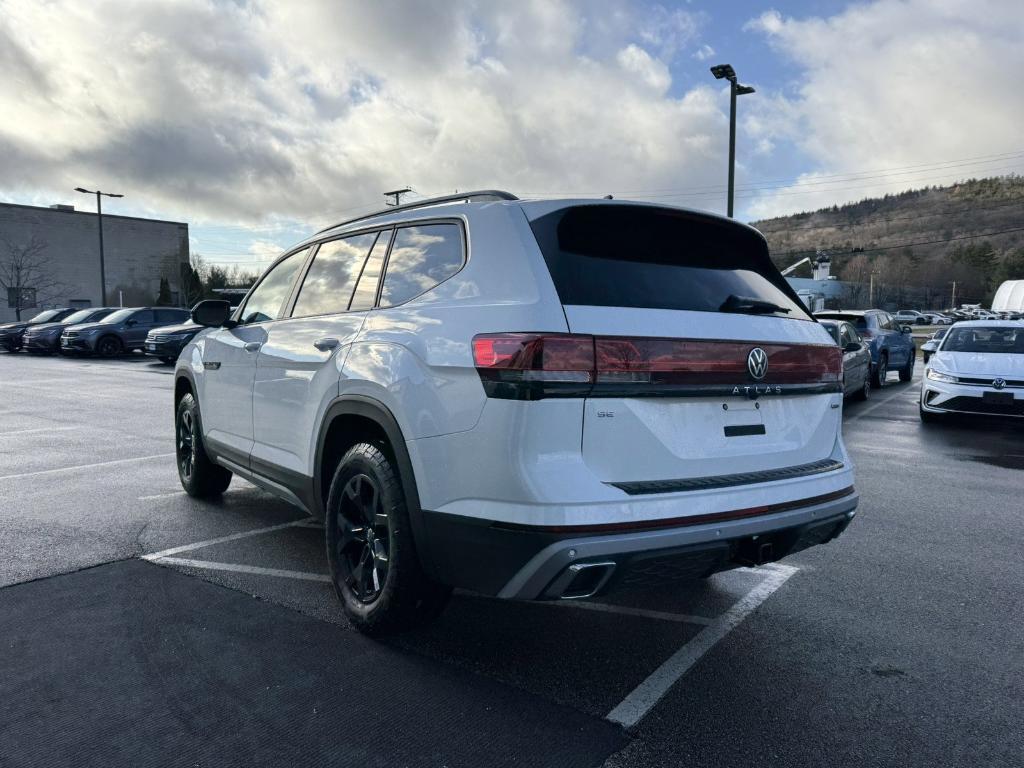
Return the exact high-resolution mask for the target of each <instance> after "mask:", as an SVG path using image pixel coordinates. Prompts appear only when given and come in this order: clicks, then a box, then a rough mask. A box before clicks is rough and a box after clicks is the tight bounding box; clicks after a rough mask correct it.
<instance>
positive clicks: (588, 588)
mask: <svg viewBox="0 0 1024 768" xmlns="http://www.w3.org/2000/svg"><path fill="white" fill-rule="evenodd" d="M833 496H835V494H833ZM807 501H808V503H807V504H804V505H789V506H790V508H787V509H785V510H784V511H779V512H772V513H767V514H758V515H751V516H746V517H741V518H739V519H735V518H733V519H722V520H718V521H710V522H702V523H700V524H690V525H680V526H677V527H672V528H659V529H656V530H641V531H636V530H633V531H621V532H614V533H601V532H587V533H582V534H581V533H575V532H557V531H552V530H549V529H545V528H540V527H536V528H528V527H519V528H510V527H509V526H507V525H502V524H500V523H492V522H490V521H484V520H478V519H471V518H464V517H457V516H454V515H447V514H443V513H436V512H425V513H424V515H425V518H426V523H427V525H426V526H425V527H426V531H427V536H428V551H429V553H430V558H431V560H432V564H433V565H434V570H435V573H436V576H437V577H438V578H439V579H441V580H442V581H445V582H447V583H450V584H453V585H455V586H459V587H465V588H468V589H473V590H476V591H479V592H483V593H485V594H491V595H497V596H498V597H503V598H511V599H520V600H538V599H539V600H544V599H567V598H573V597H589V596H591V595H594V594H599V593H603V592H607V591H609V590H614V589H616V588H635V587H642V586H649V585H654V584H663V583H672V582H676V581H683V580H687V579H693V578H700V577H702V576H707V575H709V574H712V573H715V572H717V571H722V570H727V569H729V568H735V567H740V566H747V565H756V564H761V563H764V562H772V561H775V560H779V559H781V558H783V557H785V556H787V555H789V554H792V553H793V552H797V551H799V550H802V549H806V548H807V547H810V546H814V545H815V544H824V543H826V542H827V541H831V540H832V539H834V538H835V537H836V536H838V535H839V534H840V533H842V531H843V530H844V529H845V528H846V526H847V525H848V524H849V522H850V520H852V519H853V516H854V514H855V510H856V507H857V501H858V496H857V494H856V493H855V492H853V490H852V488H851V489H849V492H847V493H844V494H843V495H841V496H839V497H838V498H829V499H828V500H826V501H820V502H816V501H815V500H814V499H810V500H807Z"/></svg>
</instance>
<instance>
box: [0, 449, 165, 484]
mask: <svg viewBox="0 0 1024 768" xmlns="http://www.w3.org/2000/svg"><path fill="white" fill-rule="evenodd" d="M173 455H174V454H173V453H157V454H154V455H153V456H135V457H133V458H130V459H114V460H113V461H98V462H96V463H95V464H76V465H75V466H73V467H58V468H57V469H40V470H36V471H35V472H20V473H18V474H16V475H0V480H18V479H20V478H22V477H38V476H39V475H55V474H57V473H59V472H74V471H75V470H77V469H93V468H95V467H109V466H113V465H114V464H128V463H130V462H133V461H149V460H150V459H166V458H167V457H168V456H173Z"/></svg>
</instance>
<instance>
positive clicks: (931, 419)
mask: <svg viewBox="0 0 1024 768" xmlns="http://www.w3.org/2000/svg"><path fill="white" fill-rule="evenodd" d="M917 412H918V414H919V415H920V416H921V421H922V422H923V423H924V424H938V423H939V422H940V421H942V416H941V415H940V414H938V413H929V412H928V411H926V410H925V409H924V408H922V407H921V404H920V403H918V404H917Z"/></svg>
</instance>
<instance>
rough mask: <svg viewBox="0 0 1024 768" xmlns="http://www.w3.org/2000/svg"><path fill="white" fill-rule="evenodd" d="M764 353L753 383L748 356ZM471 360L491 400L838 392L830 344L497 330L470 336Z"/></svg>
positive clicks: (838, 371) (837, 365)
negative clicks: (761, 368) (761, 370)
mask: <svg viewBox="0 0 1024 768" xmlns="http://www.w3.org/2000/svg"><path fill="white" fill-rule="evenodd" d="M755 348H760V349H762V350H764V352H765V356H766V357H767V369H766V371H765V373H764V374H763V376H762V378H760V379H756V378H754V376H753V374H752V372H751V370H750V366H749V365H748V358H749V356H750V354H751V351H752V350H753V349H755ZM473 360H474V363H475V365H476V368H477V370H478V371H479V373H480V377H481V379H482V380H483V382H484V387H485V390H486V391H487V394H488V395H489V396H491V397H504V398H512V399H518V400H533V399H539V398H541V397H600V396H604V397H645V396H646V397H651V396H675V397H687V396H689V397H693V396H708V397H711V396H721V395H736V394H745V395H750V396H758V395H762V394H781V393H782V392H783V391H784V390H785V391H788V392H791V393H793V394H798V393H800V392H812V391H814V392H825V391H831V390H832V389H833V388H838V386H839V382H840V381H841V376H842V354H841V353H840V351H839V348H838V347H836V346H834V345H824V344H822V345H807V344H768V343H765V344H761V343H758V342H746V341H708V340H703V339H658V338H625V337H596V338H595V337H593V336H585V335H580V334H535V333H502V334H482V335H479V336H476V337H475V338H474V339H473Z"/></svg>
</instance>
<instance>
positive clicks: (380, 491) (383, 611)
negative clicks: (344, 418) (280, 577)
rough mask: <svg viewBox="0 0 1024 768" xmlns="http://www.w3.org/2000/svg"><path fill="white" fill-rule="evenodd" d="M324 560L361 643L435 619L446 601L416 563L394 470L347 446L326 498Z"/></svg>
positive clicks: (370, 452)
mask: <svg viewBox="0 0 1024 768" xmlns="http://www.w3.org/2000/svg"><path fill="white" fill-rule="evenodd" d="M325 522H326V525H325V528H326V533H327V560H328V562H329V564H330V569H331V580H332V581H333V583H334V589H335V592H336V593H337V595H338V598H339V599H340V600H341V604H342V606H343V608H344V610H345V614H346V615H347V616H348V619H349V621H351V622H352V625H353V626H354V627H355V628H356V629H358V630H359V631H360V632H363V633H364V634H368V635H382V634H386V633H389V632H395V631H401V630H403V629H409V628H411V627H413V626H415V625H417V624H422V623H424V622H426V621H429V620H430V619H432V618H434V617H436V616H437V615H438V614H440V612H441V611H442V610H443V608H444V606H445V604H446V603H447V602H448V597H449V596H450V595H451V589H450V588H449V587H445V586H442V585H440V584H437V583H435V582H433V581H431V580H430V579H429V578H428V577H427V576H426V574H424V573H423V570H422V568H421V567H420V564H419V559H418V558H417V555H416V547H415V544H414V542H413V536H412V528H411V526H410V524H409V510H408V508H407V506H406V501H405V493H404V491H403V489H402V481H401V478H400V477H399V474H398V470H397V469H396V467H395V466H394V464H393V463H392V461H391V459H390V458H389V457H388V456H387V455H386V454H385V453H384V452H383V451H382V450H381V449H380V448H378V447H377V446H375V445H371V444H369V443H359V444H357V445H354V446H352V448H350V449H349V450H348V451H347V452H346V453H345V455H344V456H343V457H342V459H341V461H340V462H339V463H338V468H337V470H336V471H335V473H334V479H333V480H332V481H331V490H330V494H329V495H328V498H327V519H326V521H325Z"/></svg>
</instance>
